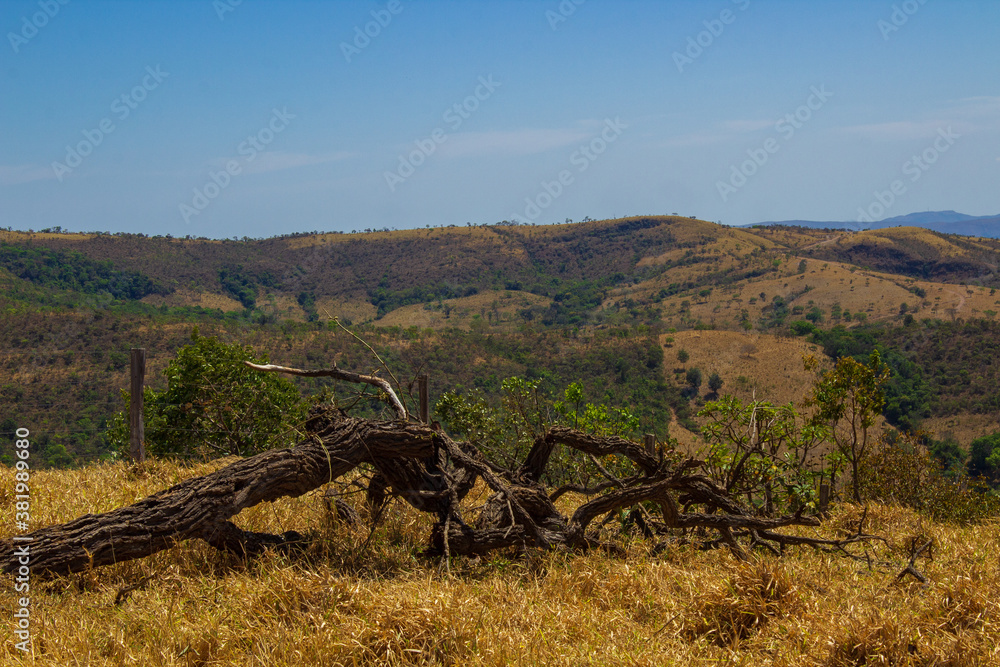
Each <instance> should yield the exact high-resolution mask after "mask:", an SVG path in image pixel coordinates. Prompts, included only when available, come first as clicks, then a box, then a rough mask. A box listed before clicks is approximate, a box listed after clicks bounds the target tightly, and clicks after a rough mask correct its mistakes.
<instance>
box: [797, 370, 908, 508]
mask: <svg viewBox="0 0 1000 667" xmlns="http://www.w3.org/2000/svg"><path fill="white" fill-rule="evenodd" d="M805 366H806V370H813V369H815V368H816V366H817V361H816V359H815V357H807V358H806V360H805ZM890 374H891V371H890V370H889V367H888V366H887V365H886V364H885V363H883V362H882V357H881V356H880V355H879V353H878V350H872V353H871V354H870V355H869V357H868V363H867V364H864V363H861V362H859V361H857V360H855V359H853V358H851V357H841V358H840V359H838V360H837V365H836V367H835V368H834V369H833V370H831V371H828V372H826V373H825V374H823V375H821V376H820V377H819V379H817V380H816V383H815V384H814V385H813V389H812V395H811V396H810V397H809V399H808V401H807V404H809V405H814V406H816V408H817V411H816V413H815V414H814V415H813V423H814V424H817V425H826V426H828V427H829V428H830V433H831V434H832V437H833V441H834V444H835V446H836V449H837V451H838V452H839V453H840V454H841V455H842V456H843V457H844V458H845V459H847V461H848V462H849V463H850V466H851V474H852V480H851V483H852V490H853V496H854V500H855V501H856V502H859V503H860V502H861V477H860V475H859V468H860V465H861V461H862V460H863V459H864V458H865V454H866V453H867V452H868V447H869V444H870V442H871V440H872V438H871V433H870V429H871V427H872V426H873V425H874V424H875V420H876V419H877V418H878V416H879V415H880V414H882V407H883V406H884V405H885V395H884V393H883V391H882V387H883V386H884V385H885V383H886V382H888V381H889V376H890Z"/></svg>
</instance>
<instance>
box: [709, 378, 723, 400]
mask: <svg viewBox="0 0 1000 667" xmlns="http://www.w3.org/2000/svg"><path fill="white" fill-rule="evenodd" d="M722 384H723V382H722V376H721V375H719V374H718V373H712V374H711V375H709V376H708V388H709V390H710V391H711V392H712V393H713V394H716V395H718V393H719V390H720V389H722Z"/></svg>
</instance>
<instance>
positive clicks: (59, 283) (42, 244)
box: [0, 216, 1000, 465]
mask: <svg viewBox="0 0 1000 667" xmlns="http://www.w3.org/2000/svg"><path fill="white" fill-rule="evenodd" d="M998 249H1000V245H998V244H997V242H995V241H992V240H984V239H969V238H962V237H955V236H948V235H943V234H938V233H935V232H929V231H927V230H923V229H907V228H893V229H885V230H875V231H870V232H857V233H846V232H825V231H823V230H811V229H803V228H783V227H767V228H759V229H734V228H728V227H722V226H720V225H715V224H712V223H709V222H704V221H700V220H694V219H690V218H681V217H669V216H646V217H636V218H627V219H622V220H608V221H588V222H582V223H575V224H564V225H551V226H530V225H529V226H521V225H511V224H502V223H501V224H496V225H480V226H472V225H469V226H465V227H455V226H450V227H438V228H427V229H415V230H404V231H393V232H390V231H388V230H383V231H371V230H369V231H366V232H362V233H352V234H319V233H314V234H292V235H288V236H284V237H277V238H271V239H263V240H257V239H242V240H235V239H230V240H208V239H197V238H184V239H179V238H169V237H146V236H144V235H130V234H103V233H101V234H63V233H53V232H51V231H47V232H39V233H24V232H11V231H7V232H4V231H0V287H2V288H3V291H2V295H0V308H2V309H3V313H4V317H3V318H2V321H0V341H2V345H0V364H2V367H3V369H4V374H3V379H2V382H0V405H2V407H3V408H4V410H5V414H6V415H8V416H7V417H5V421H4V422H3V424H2V427H3V428H2V430H3V431H4V432H7V431H9V430H10V429H12V428H13V427H14V417H13V415H17V416H18V418H20V419H22V420H27V421H29V422H31V423H33V424H36V425H37V426H38V428H39V429H40V431H39V436H40V438H41V440H40V442H41V444H42V447H43V451H44V452H47V453H46V454H45V455H44V456H43V457H42V458H43V460H45V461H47V462H49V463H50V464H52V465H68V464H73V463H77V464H79V463H83V462H86V461H91V460H94V459H96V458H101V457H105V456H108V455H109V453H110V451H111V447H110V445H109V443H108V442H107V438H106V429H107V425H108V420H109V419H110V417H111V416H112V415H113V414H114V413H115V412H116V411H117V410H119V409H120V408H121V406H122V402H121V401H122V399H121V395H120V390H121V389H124V388H125V387H126V385H127V381H126V380H127V366H128V350H129V349H130V348H132V347H144V348H145V349H147V351H148V354H149V359H150V361H149V370H148V372H147V383H148V384H149V385H150V386H152V387H154V388H157V389H162V388H163V382H164V380H163V378H162V377H161V374H162V371H163V370H164V369H165V368H166V366H167V364H168V363H169V362H170V360H171V359H173V358H174V356H175V354H176V353H177V351H178V350H179V349H180V348H181V347H182V346H183V345H185V344H187V343H188V342H190V334H191V329H192V327H194V326H198V327H200V329H201V332H202V334H203V335H217V336H219V337H220V338H221V339H222V340H225V341H230V342H238V343H241V344H244V345H250V346H252V348H253V349H254V350H256V351H257V352H258V353H259V354H262V355H263V354H266V355H268V356H269V358H270V359H271V360H272V361H273V362H275V363H281V364H286V365H292V366H299V367H322V366H328V365H330V364H332V363H334V362H336V363H338V364H339V365H340V366H341V367H343V368H358V369H366V368H367V369H370V368H371V367H372V364H373V363H374V362H373V358H372V356H371V354H370V352H369V351H368V350H367V349H365V348H364V347H363V346H362V345H360V344H359V343H358V342H357V341H356V340H355V339H353V338H351V337H350V336H348V335H347V334H346V333H345V332H344V331H343V330H342V329H341V328H340V327H339V325H338V324H336V323H335V322H334V318H337V320H338V321H339V322H340V323H341V324H344V325H347V326H348V327H350V328H351V329H353V330H354V331H355V332H356V333H358V335H359V336H361V337H362V338H363V339H365V340H366V341H368V342H369V343H370V344H371V345H372V346H373V347H374V348H375V349H376V350H377V351H378V352H379V353H380V354H381V355H382V356H383V358H384V359H385V360H386V363H387V365H388V366H389V367H390V368H391V369H393V371H394V372H396V373H397V374H398V375H399V376H400V377H401V378H405V379H406V381H407V382H409V381H411V380H412V377H413V376H415V375H416V374H417V373H418V372H426V373H428V374H429V375H430V377H431V383H432V388H433V392H434V394H435V395H441V394H442V393H444V392H446V391H449V390H454V389H460V390H467V391H471V390H478V391H482V392H484V394H485V395H486V396H489V397H491V400H499V399H498V397H499V392H500V387H501V385H502V383H503V381H504V380H505V379H506V378H509V377H523V378H526V379H529V380H532V381H538V382H539V383H540V384H539V386H540V388H541V389H542V390H543V391H544V392H546V393H547V394H548V395H550V396H558V395H560V392H562V391H563V390H565V388H566V387H567V386H569V385H570V384H572V383H574V382H581V383H582V384H583V385H584V387H585V391H586V392H587V397H588V400H594V401H600V402H602V403H608V404H610V405H618V406H623V407H624V406H627V407H628V408H629V409H630V410H631V411H632V412H633V413H634V414H635V415H636V416H638V417H639V418H640V426H639V427H638V429H637V432H639V433H644V432H650V433H656V434H661V435H665V434H666V433H667V432H668V430H669V428H670V427H669V426H668V425H669V424H671V423H673V424H674V426H673V429H674V432H678V429H681V430H684V429H689V430H690V431H691V432H692V437H694V434H695V433H696V432H697V431H698V428H699V424H700V422H701V420H700V419H699V418H697V417H696V416H695V413H696V412H697V411H698V409H699V408H700V406H701V404H702V403H703V402H704V400H705V397H704V395H705V390H706V389H707V385H706V386H705V387H702V388H701V390H700V391H692V388H691V383H690V382H689V381H688V371H691V372H694V371H697V372H698V373H699V374H703V375H704V377H705V378H706V381H707V378H709V377H710V375H711V374H712V373H713V372H715V373H716V374H717V375H718V374H719V372H721V373H722V375H725V376H726V377H729V375H728V374H727V372H726V369H725V368H718V367H709V365H708V364H710V363H711V359H712V356H713V355H711V353H710V350H711V348H712V345H713V344H714V343H713V342H712V341H713V340H716V339H714V338H712V336H713V335H715V334H716V333H718V334H719V335H721V334H722V332H742V333H745V334H747V335H754V336H757V335H760V336H771V337H772V339H773V340H775V341H780V340H781V339H782V338H783V337H788V336H795V335H803V334H804V335H808V336H809V340H811V341H812V342H813V343H815V344H816V345H817V346H819V347H820V348H821V349H822V351H823V352H825V353H826V355H827V356H829V357H830V358H831V359H833V358H836V357H839V356H844V355H847V356H855V357H858V358H862V357H864V356H865V355H867V354H868V353H869V352H870V351H871V350H872V349H876V348H877V349H878V350H879V351H880V353H881V354H882V356H883V358H884V359H886V361H887V363H888V364H889V365H890V367H891V368H892V370H893V373H894V375H893V379H892V381H891V383H890V385H889V389H888V401H887V405H886V408H885V417H886V419H887V420H888V422H889V423H890V424H891V425H893V426H894V427H896V428H899V429H904V430H906V429H918V428H920V427H921V426H922V425H923V424H925V423H936V422H934V420H936V419H943V418H946V417H955V418H956V419H957V418H964V416H965V415H972V416H982V417H984V418H985V417H988V416H989V415H994V416H998V417H1000V394H998V393H997V390H996V387H997V379H998V378H997V377H996V374H997V373H996V369H997V368H1000V349H997V347H996V346H995V345H994V344H993V342H994V341H995V340H996V339H997V336H996V333H997V331H996V326H997V324H996V322H997V313H998V312H1000V297H998V296H997V295H996V290H995V288H994V287H991V285H992V284H993V281H994V276H995V273H994V269H995V267H996V266H998V265H1000V252H998ZM674 331H680V332H683V331H697V332H699V336H702V337H704V339H705V340H704V343H703V344H702V347H705V349H706V353H705V354H704V355H703V356H701V357H699V359H701V361H699V362H698V363H699V364H700V367H695V365H694V364H685V363H683V362H681V363H680V364H679V365H678V364H677V363H676V361H675V359H674V356H675V355H676V352H677V351H676V350H673V349H670V348H671V347H672V344H671V343H669V342H667V343H665V342H664V339H665V337H669V336H670V334H671V332H674ZM769 340H770V339H769ZM726 341H727V342H725V343H724V342H723V338H718V340H717V342H718V345H720V346H721V345H723V344H725V345H732V344H735V343H734V342H733V341H729V339H726ZM741 345H743V346H744V347H747V346H748V345H750V346H751V347H753V348H756V347H758V346H757V345H753V344H751V343H742V344H741ZM768 347H769V348H770V347H773V346H770V345H769V346H768ZM775 349H777V348H775ZM665 353H668V354H669V357H668V358H666V360H665ZM727 354H728V353H727ZM733 354H736V352H735V351H734V352H733ZM745 356H750V357H752V356H753V353H752V352H750V353H749V354H748V355H744V354H743V353H739V355H738V357H737V358H743V357H745ZM727 358H728V357H727ZM784 361H787V360H784ZM792 361H793V362H794V363H799V362H798V360H792ZM692 377H693V376H692ZM761 379H762V378H749V377H745V376H744V375H739V377H733V378H731V379H730V380H729V384H727V385H726V386H725V387H723V389H722V391H723V393H726V392H728V391H740V390H741V389H740V388H741V387H751V386H754V385H755V384H758V385H759V384H760V382H759V380H761ZM720 380H721V376H720ZM737 380H738V381H739V382H737ZM786 381H787V380H786ZM768 382H771V380H768ZM796 382H801V380H796ZM296 383H297V385H298V386H299V388H300V390H301V391H302V393H303V395H305V396H311V395H315V394H318V393H320V392H321V391H322V390H323V388H324V384H323V383H322V382H321V381H317V380H296ZM796 387H799V388H798V389H796V391H798V392H799V393H800V394H801V393H802V388H801V387H800V386H799V385H796ZM932 435H933V436H934V437H939V436H940V434H932ZM971 439H972V438H971V437H969V438H966V439H964V440H962V441H961V442H960V443H959V444H960V445H961V446H963V447H966V448H967V447H968V446H969V444H970V442H971ZM4 446H5V447H6V445H4ZM3 455H5V456H7V457H9V456H10V455H11V452H10V451H9V450H8V449H5V450H3Z"/></svg>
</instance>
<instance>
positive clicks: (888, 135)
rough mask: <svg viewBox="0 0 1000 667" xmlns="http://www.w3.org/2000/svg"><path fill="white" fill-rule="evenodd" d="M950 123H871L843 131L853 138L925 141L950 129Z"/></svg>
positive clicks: (902, 121) (907, 121)
mask: <svg viewBox="0 0 1000 667" xmlns="http://www.w3.org/2000/svg"><path fill="white" fill-rule="evenodd" d="M949 124H950V123H948V122H947V121H943V120H927V121H913V120H900V121H891V122H888V123H870V124H867V125H849V126H847V127H843V128H841V131H842V132H844V133H846V134H850V135H853V136H859V137H864V138H866V139H876V140H881V141H899V140H909V139H924V138H926V137H928V136H930V135H933V134H934V133H935V132H937V131H938V130H939V129H940V128H946V127H948V125H949Z"/></svg>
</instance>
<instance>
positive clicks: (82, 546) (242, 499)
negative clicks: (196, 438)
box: [0, 415, 434, 575]
mask: <svg viewBox="0 0 1000 667" xmlns="http://www.w3.org/2000/svg"><path fill="white" fill-rule="evenodd" d="M307 428H309V430H310V432H311V433H312V434H313V436H312V437H310V438H308V439H306V440H304V441H302V442H301V443H299V444H298V445H296V446H295V447H292V448H289V449H279V450H271V451H267V452H263V453H261V454H258V455H256V456H253V457H250V458H247V459H243V460H241V461H237V462H236V463H233V464H232V465H229V466H226V467H225V468H223V469H221V470H219V471H217V472H214V473H212V474H209V475H205V476H203V477H196V478H193V479H189V480H187V481H184V482H181V483H180V484H177V485H176V486H173V487H171V488H169V489H166V490H165V491H161V492H159V493H156V494H154V495H152V496H149V497H148V498H145V499H143V500H141V501H139V502H137V503H135V504H134V505H129V506H128V507H122V508H120V509H116V510H113V511H111V512H107V513H105V514H98V515H93V514H87V515H84V516H82V517H80V518H78V519H75V520H73V521H71V522H69V523H66V524H63V525H58V526H50V527H47V528H42V529H39V530H36V531H34V532H33V533H29V534H27V535H25V536H22V538H28V537H30V538H31V541H30V542H18V546H19V547H20V546H23V545H24V544H28V545H29V550H30V554H31V558H30V560H31V572H32V573H33V574H39V575H59V574H68V573H71V572H79V571H82V570H86V569H88V568H91V567H98V566H102V565H110V564H112V563H121V562H125V561H128V560H132V559H135V558H142V557H145V556H149V555H151V554H154V553H156V552H158V551H161V550H163V549H167V548H170V547H171V546H173V545H174V544H176V543H177V542H179V541H182V540H186V539H191V538H200V539H203V540H205V541H206V542H208V543H209V544H212V545H213V546H216V547H219V548H224V549H227V550H229V551H234V552H237V553H239V552H243V553H254V552H256V551H259V550H260V549H261V548H263V547H265V546H267V545H268V544H274V543H276V542H277V543H280V542H283V541H286V540H287V537H288V536H287V535H286V537H285V538H277V537H276V536H263V535H261V534H259V533H248V532H246V531H242V530H240V529H239V528H237V527H236V526H234V525H233V524H232V523H230V522H229V519H230V518H231V517H233V516H235V515H236V514H238V513H239V512H240V511H242V510H244V509H246V508H247V507H253V506H254V505H257V504H258V503H262V502H267V501H273V500H276V499H278V498H282V497H285V496H291V497H296V496H300V495H302V494H304V493H307V492H309V491H312V490H313V489H316V488H318V487H320V486H322V485H323V484H326V483H328V482H330V481H331V480H333V479H336V478H337V477H339V476H341V475H343V474H344V473H346V472H349V471H350V470H352V469H354V468H355V467H356V466H357V465H359V464H361V463H364V462H374V461H377V460H383V461H391V460H392V459H395V458H399V457H427V456H430V455H431V454H432V453H433V452H434V444H433V436H434V432H433V431H432V430H431V429H430V428H428V427H426V426H423V425H418V424H412V423H407V422H402V421H396V422H373V421H367V420H362V419H349V418H348V419H338V420H334V419H332V418H331V417H330V416H329V415H324V416H322V417H314V418H313V419H312V420H311V421H310V423H309V424H308V425H307ZM18 567H19V563H18V559H17V556H16V554H15V545H14V542H13V540H12V539H6V540H3V541H2V542H0V570H2V571H4V572H15V571H16V570H17V569H18Z"/></svg>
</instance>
